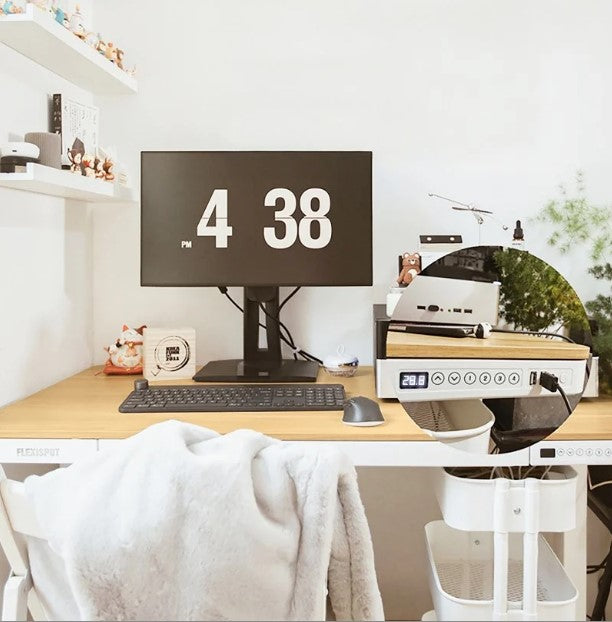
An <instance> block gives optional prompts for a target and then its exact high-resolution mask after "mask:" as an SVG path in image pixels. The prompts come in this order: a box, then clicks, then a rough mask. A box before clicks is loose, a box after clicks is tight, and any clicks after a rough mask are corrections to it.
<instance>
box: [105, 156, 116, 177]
mask: <svg viewBox="0 0 612 622" xmlns="http://www.w3.org/2000/svg"><path fill="white" fill-rule="evenodd" d="M113 166H115V163H114V162H113V161H112V160H111V159H110V158H109V157H107V158H106V159H105V160H104V164H103V165H102V168H103V169H104V179H105V180H106V181H115V174H114V173H113Z"/></svg>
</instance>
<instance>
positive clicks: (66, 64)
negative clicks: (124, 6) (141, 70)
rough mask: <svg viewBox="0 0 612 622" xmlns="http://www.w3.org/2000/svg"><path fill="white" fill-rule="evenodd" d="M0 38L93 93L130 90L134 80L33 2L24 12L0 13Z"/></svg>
mask: <svg viewBox="0 0 612 622" xmlns="http://www.w3.org/2000/svg"><path fill="white" fill-rule="evenodd" d="M0 42H1V43H4V44H5V45H8V46H9V47H11V48H13V49H14V50H16V51H17V52H19V53H20V54H23V55H24V56H26V57H28V58H29V59H31V60H33V61H34V62H36V63H38V64H39V65H42V66H43V67H46V68H47V69H49V70H51V71H53V72H54V73H56V74H57V75H58V76H61V77H62V78H66V80H69V81H70V82H73V83H74V84H76V85H77V86H80V87H81V88H83V89H85V90H87V91H91V92H92V93H96V94H130V93H136V92H137V91H138V83H137V82H136V80H135V79H134V78H133V77H132V76H130V75H128V74H127V73H126V72H125V71H123V70H121V69H119V67H117V66H116V65H114V64H113V63H111V62H110V61H109V60H108V59H107V58H105V57H104V56H102V54H100V53H99V52H97V51H96V50H94V49H93V48H92V47H91V46H89V45H87V44H86V43H85V42H84V41H81V40H80V39H79V38H78V37H76V36H75V35H74V34H73V33H72V32H70V31H69V30H68V29H67V28H64V27H63V26H62V25H61V24H58V23H57V22H56V21H55V20H54V19H53V16H52V15H51V14H50V13H48V12H45V11H42V10H41V9H39V8H37V7H36V6H34V5H33V4H27V5H26V9H25V12H24V13H19V14H15V15H2V16H0Z"/></svg>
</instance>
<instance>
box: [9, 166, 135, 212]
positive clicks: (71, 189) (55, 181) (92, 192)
mask: <svg viewBox="0 0 612 622" xmlns="http://www.w3.org/2000/svg"><path fill="white" fill-rule="evenodd" d="M0 188H12V189H13V190H23V191H26V192H36V193H39V194H48V195H51V196H55V197H63V198H65V199H75V200H78V201H88V202H92V203H126V202H134V201H136V194H135V192H134V190H133V189H132V188H127V187H125V186H122V185H120V184H118V183H111V182H108V181H103V180H101V179H92V178H91V177H85V176H83V175H77V174H76V173H71V172H70V171H64V170H60V169H56V168H51V167H49V166H42V165H41V164H32V163H30V164H28V165H27V167H26V172H25V173H0Z"/></svg>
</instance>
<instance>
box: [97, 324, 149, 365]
mask: <svg viewBox="0 0 612 622" xmlns="http://www.w3.org/2000/svg"><path fill="white" fill-rule="evenodd" d="M145 328H146V326H141V327H140V328H129V327H128V326H127V325H125V324H124V325H123V328H122V331H121V335H119V338H118V339H117V341H115V343H113V344H111V345H110V346H107V347H106V348H104V349H105V350H106V351H107V352H108V356H109V358H108V361H106V365H105V366H104V373H105V374H109V375H115V374H142V363H143V352H142V344H143V338H142V333H143V331H144V329H145Z"/></svg>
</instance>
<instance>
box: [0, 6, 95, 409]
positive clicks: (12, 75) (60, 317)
mask: <svg viewBox="0 0 612 622" xmlns="http://www.w3.org/2000/svg"><path fill="white" fill-rule="evenodd" d="M80 4H81V5H82V7H83V10H84V11H85V15H87V10H88V8H89V6H90V2H89V0H86V1H85V2H82V3H80ZM58 92H60V93H65V94H67V95H71V96H73V97H78V98H80V100H81V101H84V102H90V101H91V95H90V94H89V93H85V92H83V91H81V90H80V89H78V88H76V87H75V86H74V85H71V84H70V83H68V82H66V81H65V80H63V79H61V78H58V77H57V76H55V75H54V74H52V73H51V72H49V71H47V70H46V69H43V68H42V67H39V66H37V65H36V64H35V63H33V62H31V61H30V60H28V59H27V58H25V57H23V56H21V55H20V54H17V53H16V52H14V51H13V50H11V49H9V48H7V47H6V46H4V45H0V145H1V144H2V143H4V142H6V141H8V140H23V136H24V134H25V133H26V132H36V131H47V130H48V129H49V127H48V126H49V118H48V96H49V95H50V94H53V93H58ZM91 224H92V223H91V214H90V208H89V207H88V206H87V205H86V204H83V203H65V202H64V200H63V199H60V198H55V197H48V196H43V195H36V194H31V193H27V192H20V191H16V190H7V189H4V188H0V406H2V405H3V404H6V403H9V402H11V401H13V400H17V399H20V398H22V397H25V396H26V395H29V394H30V393H33V392H34V391H37V390H38V389H41V388H43V387H45V386H47V385H50V384H52V383H54V382H57V381H58V380H61V379H62V378H65V377H66V376H68V375H70V374H73V373H75V372H77V371H80V370H81V369H84V368H86V367H87V366H89V365H91V361H92V342H93V334H92V320H93V315H92V300H93V289H92V280H91V274H92V270H93V266H92V260H91V249H92V239H91V237H92V236H91Z"/></svg>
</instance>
